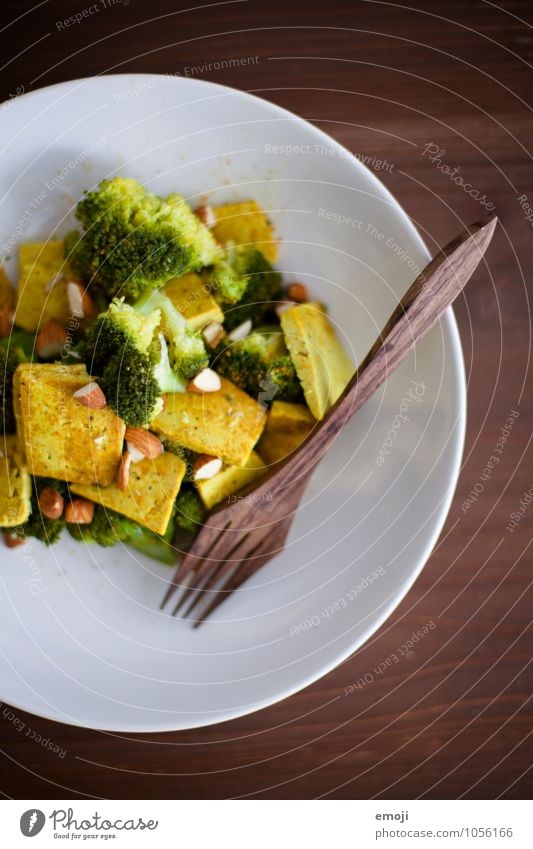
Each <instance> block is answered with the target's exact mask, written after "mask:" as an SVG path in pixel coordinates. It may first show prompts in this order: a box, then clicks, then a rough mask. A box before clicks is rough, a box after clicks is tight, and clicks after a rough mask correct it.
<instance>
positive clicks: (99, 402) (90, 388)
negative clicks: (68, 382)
mask: <svg viewBox="0 0 533 849" xmlns="http://www.w3.org/2000/svg"><path fill="white" fill-rule="evenodd" d="M73 397H74V398H75V399H76V401H77V402H78V403H79V404H81V405H82V407H88V408H89V410H103V409H104V407H105V406H106V404H107V401H106V399H105V395H104V393H103V392H102V390H101V389H100V387H99V386H98V384H97V383H96V382H95V381H94V380H91V382H90V383H86V384H85V386H82V387H80V389H76V391H75V392H74V393H73Z"/></svg>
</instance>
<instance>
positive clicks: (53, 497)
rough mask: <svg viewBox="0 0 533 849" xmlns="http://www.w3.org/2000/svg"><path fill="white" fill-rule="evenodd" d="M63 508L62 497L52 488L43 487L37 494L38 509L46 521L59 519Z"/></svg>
mask: <svg viewBox="0 0 533 849" xmlns="http://www.w3.org/2000/svg"><path fill="white" fill-rule="evenodd" d="M64 506H65V504H64V501H63V496H62V495H61V493H59V492H58V491H57V489H54V487H53V486H45V487H44V489H42V490H41V492H40V493H39V507H40V508H41V513H42V514H43V516H46V518H47V519H59V517H60V516H62V515H63V507H64Z"/></svg>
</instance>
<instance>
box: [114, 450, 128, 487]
mask: <svg viewBox="0 0 533 849" xmlns="http://www.w3.org/2000/svg"><path fill="white" fill-rule="evenodd" d="M130 466H131V454H130V452H129V451H124V454H123V455H122V457H121V458H120V463H119V464H118V469H117V486H118V488H119V489H120V490H121V491H122V492H124V491H125V490H126V489H127V488H128V484H129V482H130Z"/></svg>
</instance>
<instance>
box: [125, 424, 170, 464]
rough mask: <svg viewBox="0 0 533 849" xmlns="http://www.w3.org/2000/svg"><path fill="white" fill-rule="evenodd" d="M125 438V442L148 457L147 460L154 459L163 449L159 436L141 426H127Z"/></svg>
mask: <svg viewBox="0 0 533 849" xmlns="http://www.w3.org/2000/svg"><path fill="white" fill-rule="evenodd" d="M125 438H126V442H128V443H130V444H131V445H132V446H133V447H134V448H136V449H137V451H140V453H141V454H142V455H143V456H144V457H148V459H149V460H155V458H156V457H159V455H160V454H162V453H163V451H164V448H163V443H162V442H161V440H160V439H159V437H158V436H156V435H155V433H151V432H150V431H149V430H145V428H143V427H127V428H126V433H125Z"/></svg>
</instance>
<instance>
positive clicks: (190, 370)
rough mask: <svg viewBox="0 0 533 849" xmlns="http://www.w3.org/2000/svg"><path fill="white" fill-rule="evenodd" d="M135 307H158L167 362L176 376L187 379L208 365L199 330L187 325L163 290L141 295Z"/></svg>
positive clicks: (156, 308) (150, 310)
mask: <svg viewBox="0 0 533 849" xmlns="http://www.w3.org/2000/svg"><path fill="white" fill-rule="evenodd" d="M134 308H135V310H137V311H139V312H141V313H145V312H147V313H150V312H153V311H154V310H159V311H160V314H161V319H162V330H163V333H164V335H165V337H166V339H167V341H168V354H169V358H170V365H171V367H172V369H173V370H174V371H175V372H176V374H177V376H178V377H180V378H182V379H184V380H188V379H189V378H191V377H194V375H195V374H198V372H199V371H202V369H204V368H205V367H206V366H207V365H208V363H209V357H208V355H207V352H206V349H205V345H204V340H203V339H202V336H201V334H200V333H199V332H198V331H196V330H191V329H190V328H189V327H187V323H186V321H185V318H184V317H183V316H182V314H181V313H180V312H179V311H178V310H177V309H176V307H175V306H174V304H173V303H172V301H171V300H170V298H168V297H167V296H166V295H164V294H163V292H159V291H156V292H150V293H149V294H148V295H145V296H144V297H143V298H140V299H139V300H138V301H137V302H136V304H135V307H134Z"/></svg>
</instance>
